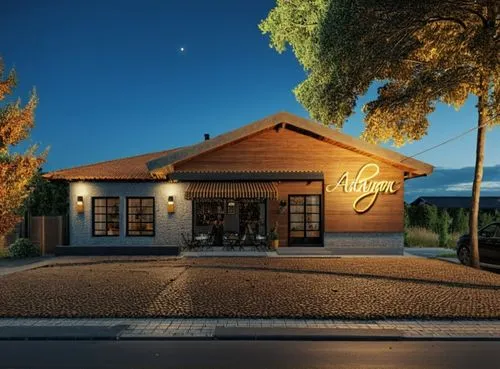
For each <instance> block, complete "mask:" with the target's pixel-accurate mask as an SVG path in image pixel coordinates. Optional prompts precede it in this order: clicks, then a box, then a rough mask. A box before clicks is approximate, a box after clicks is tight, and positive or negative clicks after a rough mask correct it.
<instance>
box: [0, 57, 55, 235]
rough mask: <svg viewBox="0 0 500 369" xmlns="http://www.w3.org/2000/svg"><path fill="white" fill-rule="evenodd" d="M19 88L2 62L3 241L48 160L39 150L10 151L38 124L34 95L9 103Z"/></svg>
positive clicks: (0, 177)
mask: <svg viewBox="0 0 500 369" xmlns="http://www.w3.org/2000/svg"><path fill="white" fill-rule="evenodd" d="M15 86H16V75H15V72H14V70H11V71H10V73H9V74H8V75H7V76H6V77H5V76H4V63H3V61H2V60H1V59H0V102H4V103H3V104H2V106H0V237H3V236H5V235H6V234H8V233H9V232H10V231H11V230H12V229H13V228H14V227H15V225H16V224H17V223H18V222H19V221H20V219H21V212H22V208H23V205H24V202H25V200H26V199H27V197H28V196H29V194H30V191H31V188H30V184H31V181H32V179H33V177H34V176H35V174H36V173H37V171H38V169H39V168H40V166H41V165H42V163H43V162H44V160H45V156H46V155H45V153H42V154H41V155H37V153H36V151H37V147H36V146H32V147H30V148H29V149H28V150H27V151H26V152H25V153H23V154H21V153H12V152H11V149H12V148H13V147H15V146H16V145H17V144H18V143H20V142H21V141H23V140H25V139H26V138H27V137H28V136H29V134H30V131H31V129H32V128H33V126H34V122H35V115H34V113H35V108H36V105H37V102H38V99H37V96H36V93H35V92H34V91H33V93H32V94H31V97H30V99H29V101H28V103H27V104H26V105H25V106H22V105H21V101H20V99H17V100H16V101H13V102H8V101H7V102H6V100H8V97H9V95H11V94H12V92H13V89H14V87H15Z"/></svg>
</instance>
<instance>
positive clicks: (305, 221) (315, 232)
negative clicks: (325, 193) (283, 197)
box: [288, 195, 322, 246]
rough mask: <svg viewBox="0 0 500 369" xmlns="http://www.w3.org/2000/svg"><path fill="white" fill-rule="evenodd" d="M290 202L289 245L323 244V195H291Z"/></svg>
mask: <svg viewBox="0 0 500 369" xmlns="http://www.w3.org/2000/svg"><path fill="white" fill-rule="evenodd" d="M288 204H289V206H290V208H289V212H288V214H289V218H288V243H289V245H290V246H308V245H310V246H317V245H318V244H321V242H322V237H321V195H290V196H289V197H288Z"/></svg>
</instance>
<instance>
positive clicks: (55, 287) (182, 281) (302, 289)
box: [0, 257, 500, 319]
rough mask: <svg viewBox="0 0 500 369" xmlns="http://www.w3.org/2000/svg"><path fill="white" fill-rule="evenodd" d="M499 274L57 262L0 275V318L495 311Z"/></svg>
mask: <svg viewBox="0 0 500 369" xmlns="http://www.w3.org/2000/svg"><path fill="white" fill-rule="evenodd" d="M499 301H500V274H495V273H491V272H487V271H481V270H474V269H471V268H467V267H463V266H461V265H455V264H451V263H447V262H443V261H439V260H428V259H423V258H422V259H420V258H401V257H399V258H391V257H387V258H341V259H323V258H321V259H317V258H314V259H307V258H295V259H294V258H289V259H285V258H194V259H170V260H161V261H144V260H140V261H136V262H128V261H124V260H119V261H117V262H110V261H107V262H96V263H94V264H89V263H86V264H80V265H78V264H69V265H64V264H62V265H61V264H59V265H56V266H50V267H44V268H39V269H34V270H30V271H26V272H21V273H16V274H12V275H8V276H4V277H0V316H2V317H16V316H18V317H159V316H165V317H166V316H168V317H247V318H249V317H254V318H257V317H288V318H299V317H300V318H338V319H383V318H391V319H394V318H434V319H435V318H482V319H483V318H496V319H498V318H500V304H499Z"/></svg>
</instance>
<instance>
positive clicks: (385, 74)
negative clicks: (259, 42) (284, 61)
mask: <svg viewBox="0 0 500 369" xmlns="http://www.w3.org/2000/svg"><path fill="white" fill-rule="evenodd" d="M499 14H500V2H499V1H498V0H459V1H450V0H419V1H418V2H415V1H410V0H384V1H380V0H277V6H276V7H275V8H274V9H272V10H271V11H270V13H269V15H268V17H267V18H266V19H265V20H263V21H262V22H261V23H260V25H259V27H260V29H261V31H262V32H264V33H269V34H270V36H271V46H272V47H274V48H275V49H276V50H277V51H278V52H283V51H284V50H285V47H286V45H287V44H289V45H291V46H292V48H293V51H294V53H295V56H296V57H297V60H298V61H299V62H300V63H301V64H302V65H303V67H304V69H305V70H306V73H307V78H306V79H305V81H303V82H302V83H301V84H299V85H298V86H297V87H296V88H295V90H294V93H295V96H296V97H297V99H298V100H299V102H300V103H301V104H302V105H303V106H304V107H305V108H306V109H307V110H308V111H309V113H310V114H311V115H312V117H313V118H315V119H318V120H319V121H321V122H323V123H324V124H327V125H333V126H335V127H339V128H340V127H342V126H343V124H344V122H345V120H346V119H347V118H348V117H349V116H350V115H351V114H352V113H353V112H354V108H355V106H356V102H357V100H358V98H359V96H361V95H364V94H365V93H366V92H367V91H368V88H369V87H370V85H371V84H372V83H373V82H377V83H379V84H381V87H380V88H379V89H378V96H377V99H376V100H374V101H370V102H368V103H367V104H365V106H364V107H363V111H364V113H365V114H366V115H365V119H364V120H365V130H364V133H363V138H364V139H366V140H367V141H370V142H374V143H375V142H386V141H391V140H392V142H393V143H394V144H396V145H402V144H404V143H406V142H408V141H413V140H418V139H420V138H422V137H423V136H424V135H425V134H427V130H428V127H429V121H428V119H427V116H428V115H429V114H430V113H432V112H433V111H434V110H435V107H436V104H437V103H438V102H442V103H445V104H449V105H453V106H454V107H455V108H457V109H458V108H460V107H461V106H462V105H463V104H464V102H465V101H466V99H467V97H468V96H469V94H473V95H476V96H477V97H478V103H477V111H478V129H477V148H476V166H475V170H474V181H473V186H472V198H473V201H472V207H471V216H470V224H469V228H470V230H471V232H470V233H471V235H472V236H471V246H472V249H471V251H472V253H471V266H473V267H476V268H479V251H478V250H479V249H478V241H477V226H478V224H477V223H478V211H479V194H480V185H481V180H482V176H483V163H484V146H485V145H484V143H485V137H486V136H485V134H486V127H488V126H489V127H491V126H493V125H496V124H500V84H499V82H498V81H500V67H499V65H500V52H499V46H498V45H499V44H498V43H499V36H500V29H499V28H500V27H499V24H500V16H499Z"/></svg>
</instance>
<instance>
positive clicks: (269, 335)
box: [214, 327, 402, 341]
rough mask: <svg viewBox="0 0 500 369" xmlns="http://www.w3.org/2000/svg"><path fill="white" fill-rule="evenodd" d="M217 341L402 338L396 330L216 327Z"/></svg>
mask: <svg viewBox="0 0 500 369" xmlns="http://www.w3.org/2000/svg"><path fill="white" fill-rule="evenodd" d="M214 337H215V338H216V339H218V340H255V341H260V340H266V341H269V340H280V341H286V340H294V341H303V340H304V341H346V340H352V341H354V340H356V341H365V340H372V339H376V340H377V341H382V340H384V341H394V340H399V339H401V337H402V333H401V331H399V330H397V329H356V328H352V329H342V328H246V327H216V328H215V332H214Z"/></svg>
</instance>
